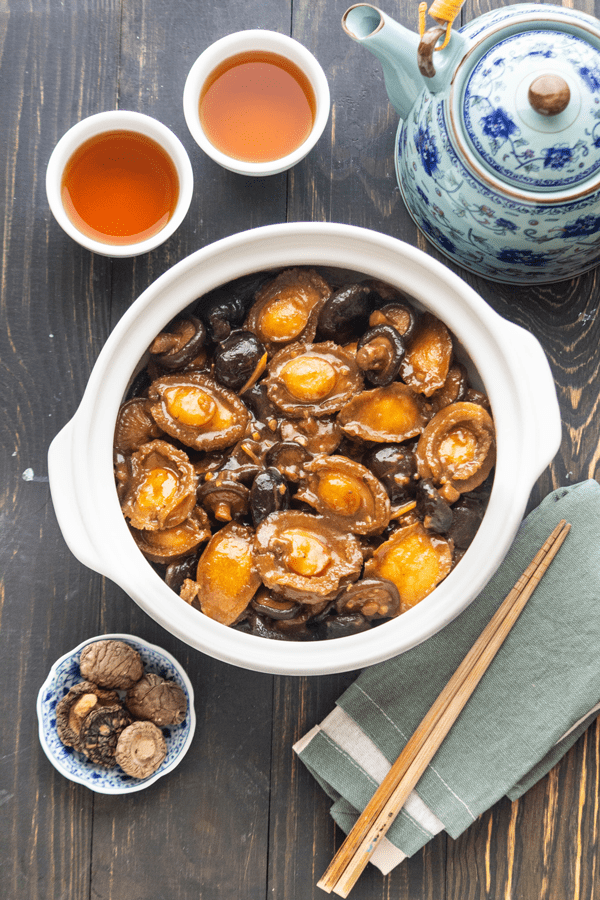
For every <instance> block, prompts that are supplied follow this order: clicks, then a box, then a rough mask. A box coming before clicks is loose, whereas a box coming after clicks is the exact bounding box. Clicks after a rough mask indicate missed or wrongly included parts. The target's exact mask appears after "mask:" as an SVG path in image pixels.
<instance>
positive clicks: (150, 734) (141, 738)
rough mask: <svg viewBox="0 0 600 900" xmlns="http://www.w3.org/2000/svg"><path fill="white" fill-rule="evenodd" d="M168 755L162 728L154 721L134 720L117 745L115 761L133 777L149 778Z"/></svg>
mask: <svg viewBox="0 0 600 900" xmlns="http://www.w3.org/2000/svg"><path fill="white" fill-rule="evenodd" d="M166 755H167V744H166V741H165V739H164V737H163V735H162V732H161V730H160V728H157V727H156V725H154V724H153V723H152V722H133V723H132V724H130V725H128V726H127V728H124V729H123V731H121V733H120V735H119V739H118V742H117V744H116V747H115V762H117V763H118V764H119V765H120V766H121V768H122V769H123V771H124V772H126V774H127V775H131V777H132V778H148V777H149V776H150V775H152V774H153V773H154V772H156V770H157V769H158V768H159V766H160V764H161V763H162V761H163V760H164V758H165V757H166Z"/></svg>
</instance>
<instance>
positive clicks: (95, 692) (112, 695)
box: [56, 681, 119, 750]
mask: <svg viewBox="0 0 600 900" xmlns="http://www.w3.org/2000/svg"><path fill="white" fill-rule="evenodd" d="M118 702H119V695H118V694H117V693H116V692H115V691H103V690H101V689H100V688H99V687H98V685H97V684H93V683H92V682H91V681H80V682H79V683H78V684H74V685H73V687H72V688H71V689H70V691H69V693H68V694H66V695H65V696H64V697H63V698H62V700H59V702H58V703H57V705H56V731H57V734H58V736H59V738H60V740H61V741H62V743H63V744H64V745H65V747H74V748H75V750H79V749H81V739H80V734H81V726H82V725H83V723H84V721H85V719H86V717H87V716H88V715H89V713H90V712H91V711H92V710H93V709H96V708H99V707H100V706H112V705H114V704H116V703H118Z"/></svg>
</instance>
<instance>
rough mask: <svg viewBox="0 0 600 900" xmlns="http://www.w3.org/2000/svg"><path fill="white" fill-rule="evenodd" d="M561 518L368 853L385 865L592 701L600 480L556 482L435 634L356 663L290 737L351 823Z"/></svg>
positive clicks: (485, 802)
mask: <svg viewBox="0 0 600 900" xmlns="http://www.w3.org/2000/svg"><path fill="white" fill-rule="evenodd" d="M561 519H566V520H567V522H570V523H571V525H572V528H571V532H570V534H569V535H568V536H567V539H566V541H565V543H564V544H563V546H562V548H561V549H560V551H559V553H558V555H557V556H556V558H555V559H554V561H553V562H552V564H551V566H550V568H549V569H548V571H547V572H546V574H545V575H544V577H543V579H542V581H541V582H540V584H539V585H538V587H537V589H536V590H535V592H534V594H533V595H532V597H531V598H530V600H529V601H528V603H527V605H526V607H525V609H524V611H523V612H522V614H521V616H520V617H519V619H518V621H517V623H516V625H515V626H514V627H513V629H512V631H511V633H510V634H509V636H508V638H507V639H506V641H505V643H504V644H503V646H502V648H501V649H500V651H499V652H498V654H497V656H496V658H495V659H494V661H493V663H492V664H491V666H490V668H489V669H488V671H487V672H486V674H485V675H484V677H483V679H482V680H481V682H480V684H479V685H478V687H477V688H476V690H475V692H474V694H473V695H472V697H471V698H470V700H469V701H468V703H467V705H466V707H465V709H464V710H463V712H462V713H461V715H460V716H459V718H458V720H457V721H456V723H455V725H454V726H453V728H452V730H451V731H450V733H449V735H448V736H447V738H446V740H445V741H444V743H443V744H442V746H441V748H440V749H439V750H438V752H437V754H436V755H435V757H434V758H433V760H432V762H431V764H430V765H429V767H428V768H427V770H426V772H425V774H424V775H423V777H422V778H421V780H420V781H419V783H418V785H417V787H416V790H415V791H413V792H412V794H411V796H410V798H409V800H408V802H407V803H406V805H405V807H404V808H403V810H402V811H401V813H400V815H399V816H398V817H397V819H396V821H395V822H394V824H393V825H392V827H391V828H390V830H389V831H388V834H387V838H385V839H384V840H383V841H382V843H381V845H380V846H379V847H378V849H377V851H376V853H375V854H374V856H373V859H372V861H373V862H374V864H375V865H377V866H378V867H379V868H380V869H381V870H382V871H383V872H384V873H386V872H388V871H390V869H391V868H393V866H395V865H397V864H398V862H400V861H401V860H402V859H404V858H405V856H411V855H412V854H413V853H415V852H416V851H417V850H419V849H420V848H421V847H422V846H423V845H424V844H426V843H427V841H429V840H430V839H431V838H432V837H433V835H435V834H437V833H438V832H439V831H441V830H444V829H445V830H446V832H447V833H448V834H449V835H451V837H453V838H456V837H457V836H458V835H459V834H461V833H462V832H463V831H464V830H465V829H466V828H468V826H469V825H470V824H471V822H473V821H475V819H476V818H477V817H478V816H479V815H481V813H483V812H484V811H485V810H486V809H488V808H489V807H490V806H492V804H494V803H495V802H496V801H497V800H498V799H499V798H500V797H503V796H507V797H509V798H510V799H512V800H514V799H516V798H517V797H520V796H521V795H522V794H523V793H524V792H525V791H526V790H527V789H528V788H529V787H530V786H531V785H532V784H534V783H535V782H536V781H537V780H538V779H539V778H541V777H542V776H543V775H545V774H546V773H547V772H548V771H549V770H550V769H551V768H552V766H553V765H554V764H555V763H556V762H557V761H558V760H559V759H560V758H561V756H562V755H563V754H564V753H565V752H566V751H567V750H568V749H569V747H571V746H572V744H573V743H574V742H575V741H576V740H577V738H578V737H579V736H580V735H581V734H582V732H583V731H584V730H585V729H586V728H587V727H588V725H589V724H590V722H591V721H592V720H593V718H594V717H595V715H596V714H597V712H598V709H600V706H598V707H597V708H596V705H597V704H598V701H599V700H600V485H598V484H597V482H596V481H592V480H590V481H585V482H583V483H581V484H578V485H575V486H573V487H568V488H560V489H559V490H557V491H554V492H553V493H552V494H550V495H549V496H548V497H546V498H545V500H544V501H543V502H542V503H541V504H540V506H539V507H538V508H537V509H535V510H534V511H533V512H532V513H531V514H530V515H529V516H528V517H527V518H526V519H525V520H524V522H523V523H522V525H521V528H520V529H519V532H518V534H517V537H516V538H515V541H514V543H513V545H512V547H511V549H510V551H509V553H508V555H507V556H506V558H505V560H504V562H503V563H502V565H501V566H500V568H499V569H498V571H497V572H496V574H495V575H494V577H493V578H492V580H491V581H490V582H489V584H488V585H487V587H486V588H485V589H484V590H483V591H482V592H481V594H480V595H479V597H477V599H476V600H475V601H474V602H473V603H471V605H470V606H469V607H468V608H467V609H466V610H465V611H464V612H463V613H462V614H461V615H460V616H459V617H458V618H456V619H455V620H454V621H453V622H451V623H450V624H449V625H448V626H447V627H446V628H444V629H442V631H441V632H439V633H438V634H437V635H434V637H432V638H429V640H427V641H425V642H424V643H422V644H420V645H419V646H418V647H415V648H413V649H412V650H409V651H408V652H406V653H404V654H402V655H400V656H398V657H396V658H395V659H392V660H389V661H387V662H385V663H381V664H379V665H377V666H373V667H372V668H369V669H366V670H365V671H364V672H362V673H361V675H360V676H359V678H358V679H357V680H356V681H355V682H354V684H352V685H351V686H350V687H349V688H348V690H347V691H346V692H345V693H344V694H343V695H342V696H341V697H340V699H339V700H338V701H337V706H336V708H335V709H334V711H333V712H332V713H331V714H330V715H329V716H328V717H327V718H326V719H325V720H324V721H323V722H321V724H320V725H317V726H316V727H315V728H313V729H312V731H310V732H309V733H308V734H307V735H305V736H304V737H303V738H302V739H301V740H300V741H298V743H297V744H296V745H295V746H294V750H295V751H296V753H297V754H298V755H299V757H300V759H301V760H302V762H303V763H304V764H305V765H306V766H307V767H308V769H309V770H310V771H311V772H312V773H313V775H314V776H315V778H317V779H318V781H319V783H320V784H321V785H322V787H323V788H324V789H325V791H326V792H327V793H328V794H329V795H330V797H331V798H332V799H333V801H334V803H333V806H332V809H331V814H332V816H333V818H334V819H335V821H336V822H337V823H338V824H339V825H340V827H341V828H342V829H343V830H344V831H346V832H348V831H349V830H350V828H351V827H352V825H353V824H354V822H355V821H356V819H357V817H358V814H359V812H360V811H361V810H362V809H363V808H364V807H365V805H366V803H367V802H368V800H369V799H370V797H371V796H372V794H373V793H374V791H375V788H376V787H377V784H378V783H379V782H380V781H381V780H382V778H383V777H384V775H385V774H386V772H387V770H388V769H389V767H390V764H391V763H392V762H393V761H394V760H395V759H396V757H397V756H398V754H399V753H400V751H401V750H402V748H403V747H404V745H405V744H406V742H407V740H408V738H409V737H410V735H411V734H412V733H413V732H414V730H415V729H416V727H417V726H418V724H419V723H420V721H421V719H422V718H423V717H424V715H425V713H426V712H427V711H428V709H429V708H430V706H431V705H432V703H433V701H434V700H435V698H436V697H437V695H438V694H439V693H440V691H441V690H442V688H443V687H444V685H445V684H446V682H447V681H448V680H449V678H450V677H451V675H452V674H453V673H454V671H455V669H456V668H457V666H458V665H459V663H460V662H461V660H462V659H463V658H464V656H465V655H466V653H467V652H468V650H469V649H470V648H471V646H472V645H473V643H474V642H475V640H476V639H477V637H478V636H479V635H480V633H481V632H482V631H483V629H484V627H485V626H486V624H487V623H488V621H489V620H490V618H491V617H492V615H493V613H494V612H495V610H496V609H497V607H498V606H499V605H500V603H501V602H502V600H503V599H504V597H505V596H506V595H507V594H508V592H509V591H510V589H511V588H512V587H513V585H514V584H515V582H516V581H517V579H518V578H519V576H520V575H521V573H522V572H523V571H524V569H525V568H526V567H527V566H528V564H529V563H530V562H531V560H532V558H533V557H534V556H535V554H536V553H537V551H538V550H539V548H540V547H541V545H542V544H543V542H544V541H545V540H546V538H547V537H548V535H549V533H550V532H551V531H552V529H553V528H554V526H555V525H556V524H557V523H558V522H559V521H560V520H561Z"/></svg>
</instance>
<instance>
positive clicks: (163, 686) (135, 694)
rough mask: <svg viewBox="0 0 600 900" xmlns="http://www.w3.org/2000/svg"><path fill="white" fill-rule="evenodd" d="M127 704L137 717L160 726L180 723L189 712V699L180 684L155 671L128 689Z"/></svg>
mask: <svg viewBox="0 0 600 900" xmlns="http://www.w3.org/2000/svg"><path fill="white" fill-rule="evenodd" d="M125 706H126V707H127V709H128V710H129V712H130V713H131V715H132V716H133V717H134V718H135V719H148V720H149V721H150V722H154V724H155V725H158V726H159V728H165V727H166V726H168V725H180V724H181V723H182V722H183V720H184V719H185V717H186V714H187V700H186V696H185V693H184V691H183V690H182V689H181V688H180V686H179V685H178V684H176V683H175V682H174V681H167V680H166V679H164V678H161V676H160V675H156V674H155V673H153V672H147V673H146V674H145V675H144V676H143V677H142V678H140V680H139V681H138V682H137V684H134V686H133V687H132V688H130V689H129V690H128V691H127V696H126V697H125Z"/></svg>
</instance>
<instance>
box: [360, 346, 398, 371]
mask: <svg viewBox="0 0 600 900" xmlns="http://www.w3.org/2000/svg"><path fill="white" fill-rule="evenodd" d="M389 353H390V347H389V344H388V342H387V341H386V340H385V338H375V339H374V340H372V341H371V342H370V343H369V344H367V345H366V346H365V347H361V348H360V350H359V351H358V353H357V354H356V362H357V363H358V366H359V368H361V369H363V370H364V369H368V370H373V369H375V370H378V369H382V368H383V367H384V366H385V364H386V360H387V358H388V356H389Z"/></svg>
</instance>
